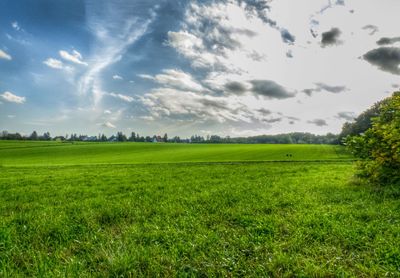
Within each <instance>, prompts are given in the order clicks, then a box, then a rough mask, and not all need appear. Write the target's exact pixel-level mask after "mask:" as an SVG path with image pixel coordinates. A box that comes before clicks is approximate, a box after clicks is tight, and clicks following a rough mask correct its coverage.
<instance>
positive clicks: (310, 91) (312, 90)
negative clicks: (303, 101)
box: [302, 89, 321, 96]
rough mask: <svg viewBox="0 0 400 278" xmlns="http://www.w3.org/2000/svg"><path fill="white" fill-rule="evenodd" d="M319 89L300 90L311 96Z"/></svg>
mask: <svg viewBox="0 0 400 278" xmlns="http://www.w3.org/2000/svg"><path fill="white" fill-rule="evenodd" d="M320 91H321V90H318V89H304V90H303V91H302V92H303V93H305V94H306V95H308V96H311V95H312V93H314V92H320Z"/></svg>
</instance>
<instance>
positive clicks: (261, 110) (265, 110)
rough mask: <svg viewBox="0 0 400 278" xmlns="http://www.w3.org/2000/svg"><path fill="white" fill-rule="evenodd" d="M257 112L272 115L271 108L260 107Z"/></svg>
mask: <svg viewBox="0 0 400 278" xmlns="http://www.w3.org/2000/svg"><path fill="white" fill-rule="evenodd" d="M257 112H259V113H260V114H262V115H263V116H266V115H270V114H271V113H272V112H271V111H270V110H268V109H265V108H260V109H258V110H257Z"/></svg>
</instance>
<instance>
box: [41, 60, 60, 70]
mask: <svg viewBox="0 0 400 278" xmlns="http://www.w3.org/2000/svg"><path fill="white" fill-rule="evenodd" d="M43 64H45V65H47V66H48V67H50V68H53V69H63V68H64V64H63V62H61V61H60V60H57V59H53V58H48V59H47V60H45V61H43Z"/></svg>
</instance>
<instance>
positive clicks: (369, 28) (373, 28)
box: [362, 24, 379, 36]
mask: <svg viewBox="0 0 400 278" xmlns="http://www.w3.org/2000/svg"><path fill="white" fill-rule="evenodd" d="M362 29H363V30H367V31H369V34H370V35H371V36H372V35H374V34H375V33H376V32H378V31H379V28H378V26H375V25H372V24H368V25H365V26H364V27H363V28H362Z"/></svg>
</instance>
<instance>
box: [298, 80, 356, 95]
mask: <svg viewBox="0 0 400 278" xmlns="http://www.w3.org/2000/svg"><path fill="white" fill-rule="evenodd" d="M314 84H315V88H308V89H304V90H303V91H302V92H303V93H305V94H306V95H308V96H311V95H312V94H313V93H314V92H321V91H326V92H329V93H334V94H338V93H343V92H345V91H347V90H348V88H347V87H346V86H333V85H328V84H326V83H322V82H317V83H314Z"/></svg>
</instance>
